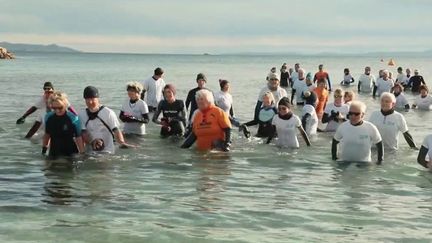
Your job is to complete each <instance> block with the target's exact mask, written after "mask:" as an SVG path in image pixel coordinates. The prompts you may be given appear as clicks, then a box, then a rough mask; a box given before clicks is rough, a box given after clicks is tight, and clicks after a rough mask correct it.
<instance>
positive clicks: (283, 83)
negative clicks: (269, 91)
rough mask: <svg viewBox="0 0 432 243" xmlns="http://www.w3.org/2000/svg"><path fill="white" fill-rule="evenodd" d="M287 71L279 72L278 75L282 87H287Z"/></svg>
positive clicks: (288, 76)
mask: <svg viewBox="0 0 432 243" xmlns="http://www.w3.org/2000/svg"><path fill="white" fill-rule="evenodd" d="M289 78H290V75H289V72H281V76H280V86H281V87H282V88H288V85H289V84H288V82H289Z"/></svg>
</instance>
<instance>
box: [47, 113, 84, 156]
mask: <svg viewBox="0 0 432 243" xmlns="http://www.w3.org/2000/svg"><path fill="white" fill-rule="evenodd" d="M45 133H46V134H48V135H49V136H50V138H51V140H50V141H51V142H50V150H49V156H50V157H58V156H71V155H73V154H76V153H78V148H77V146H76V144H75V141H74V138H76V137H80V136H81V123H80V120H79V118H78V116H77V115H75V114H73V113H72V112H70V111H66V113H65V114H64V115H62V116H57V115H56V114H55V113H54V112H49V113H47V115H46V116H45Z"/></svg>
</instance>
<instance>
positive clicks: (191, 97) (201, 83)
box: [186, 73, 207, 122]
mask: <svg viewBox="0 0 432 243" xmlns="http://www.w3.org/2000/svg"><path fill="white" fill-rule="evenodd" d="M196 82H197V84H198V87H196V88H194V89H191V90H189V93H188V95H187V98H186V110H189V122H191V120H192V115H193V113H194V112H195V110H196V109H198V106H197V103H196V100H195V94H196V92H198V91H199V90H201V89H205V84H206V83H207V77H206V76H205V75H204V74H203V73H198V75H197V78H196ZM189 105H190V109H189Z"/></svg>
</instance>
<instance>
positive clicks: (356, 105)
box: [348, 101, 366, 125]
mask: <svg viewBox="0 0 432 243" xmlns="http://www.w3.org/2000/svg"><path fill="white" fill-rule="evenodd" d="M365 112H366V105H365V104H364V103H363V102H361V101H353V102H352V103H351V105H350V109H349V112H348V118H349V120H350V122H351V124H352V125H356V124H358V123H360V122H362V121H363V118H364V114H365Z"/></svg>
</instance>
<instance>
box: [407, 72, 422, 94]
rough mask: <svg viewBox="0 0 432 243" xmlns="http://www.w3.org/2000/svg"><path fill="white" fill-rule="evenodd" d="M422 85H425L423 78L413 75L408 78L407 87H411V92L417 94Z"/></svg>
mask: <svg viewBox="0 0 432 243" xmlns="http://www.w3.org/2000/svg"><path fill="white" fill-rule="evenodd" d="M422 84H423V85H426V83H425V81H424V79H423V76H420V75H415V76H412V77H411V78H410V80H409V83H408V87H411V91H412V92H419V88H420V86H421V85H422Z"/></svg>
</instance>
